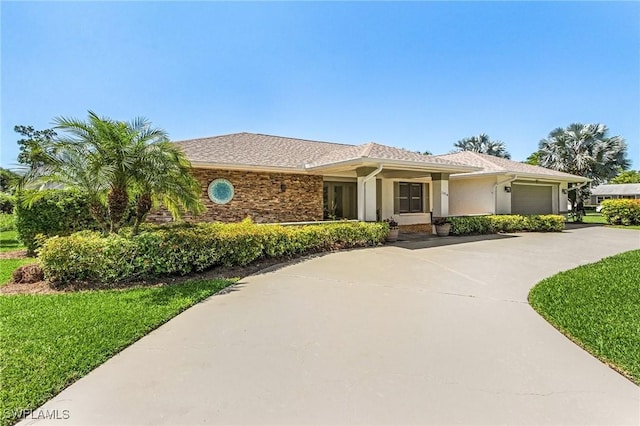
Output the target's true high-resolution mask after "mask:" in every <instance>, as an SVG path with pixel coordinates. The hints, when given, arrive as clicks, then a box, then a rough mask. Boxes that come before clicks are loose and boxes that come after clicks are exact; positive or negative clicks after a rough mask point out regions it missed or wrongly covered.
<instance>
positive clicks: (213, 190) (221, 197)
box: [207, 179, 233, 204]
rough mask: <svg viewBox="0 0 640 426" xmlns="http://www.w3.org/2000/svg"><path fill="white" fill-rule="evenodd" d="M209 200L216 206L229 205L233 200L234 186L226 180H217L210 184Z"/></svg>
mask: <svg viewBox="0 0 640 426" xmlns="http://www.w3.org/2000/svg"><path fill="white" fill-rule="evenodd" d="M207 192H208V193H209V198H210V199H211V201H213V202H214V203H216V204H227V203H228V202H229V201H231V200H232V199H233V185H232V184H231V182H229V181H228V180H226V179H216V180H214V181H213V182H211V183H210V184H209V190H208V191H207Z"/></svg>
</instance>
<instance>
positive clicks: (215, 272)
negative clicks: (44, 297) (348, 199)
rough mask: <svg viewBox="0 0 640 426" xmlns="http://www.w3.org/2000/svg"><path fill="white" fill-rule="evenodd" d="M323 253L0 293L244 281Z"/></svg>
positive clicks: (12, 286) (15, 287)
mask: <svg viewBox="0 0 640 426" xmlns="http://www.w3.org/2000/svg"><path fill="white" fill-rule="evenodd" d="M322 255H323V253H316V254H310V255H307V256H302V257H297V258H268V259H259V260H256V261H254V262H252V263H250V264H248V265H246V266H231V267H225V266H220V267H217V268H214V269H211V270H209V271H205V272H199V273H194V274H189V275H185V276H175V277H162V278H157V279H152V280H142V281H127V282H120V283H114V284H104V283H90V282H87V283H73V284H70V285H67V286H65V287H64V288H54V287H51V286H50V284H49V282H47V281H38V282H35V283H27V284H20V283H14V282H9V283H8V284H6V285H4V286H2V287H0V294H60V293H70V292H74V291H83V290H111V289H128V288H132V287H153V286H163V285H176V284H181V283H184V282H185V281H193V280H209V279H229V278H244V277H246V276H249V275H254V274H257V273H259V272H263V273H266V272H270V271H273V270H276V269H279V268H282V267H285V266H288V265H292V264H294V263H298V262H302V261H304V260H306V259H309V258H312V257H316V256H322Z"/></svg>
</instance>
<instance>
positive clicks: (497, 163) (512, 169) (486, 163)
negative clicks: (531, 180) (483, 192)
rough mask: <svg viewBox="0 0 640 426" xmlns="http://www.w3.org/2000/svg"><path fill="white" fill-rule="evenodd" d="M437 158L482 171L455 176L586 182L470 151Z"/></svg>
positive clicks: (579, 177)
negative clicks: (512, 176)
mask: <svg viewBox="0 0 640 426" xmlns="http://www.w3.org/2000/svg"><path fill="white" fill-rule="evenodd" d="M437 157H439V158H442V159H446V160H450V161H456V162H459V163H462V164H467V165H469V166H476V167H481V168H482V170H480V171H476V172H471V173H464V174H458V175H456V176H474V175H485V174H499V173H510V174H524V175H531V176H540V177H541V178H545V177H548V178H560V179H562V180H567V179H575V181H577V182H581V181H586V180H588V179H586V178H583V177H582V176H576V175H572V174H569V173H564V172H558V171H556V170H551V169H547V168H544V167H540V166H532V165H531V164H526V163H520V162H518V161H513V160H507V159H506V158H500V157H496V156H493V155H487V154H480V153H478V152H472V151H461V152H455V153H452V154H443V155H438V156H437Z"/></svg>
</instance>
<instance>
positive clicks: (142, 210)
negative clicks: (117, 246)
mask: <svg viewBox="0 0 640 426" xmlns="http://www.w3.org/2000/svg"><path fill="white" fill-rule="evenodd" d="M152 206H153V202H152V201H151V194H150V193H148V192H145V193H144V194H142V195H139V196H138V197H136V221H135V223H134V224H133V235H136V234H138V231H139V229H140V225H141V224H142V222H144V219H145V218H146V217H147V213H149V211H150V210H151V207H152Z"/></svg>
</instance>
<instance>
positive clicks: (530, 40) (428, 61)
mask: <svg viewBox="0 0 640 426" xmlns="http://www.w3.org/2000/svg"><path fill="white" fill-rule="evenodd" d="M0 8H1V9H0V12H1V15H2V16H1V31H2V34H1V36H2V40H1V43H2V44H1V48H2V49H1V59H2V76H1V90H2V94H1V101H2V107H1V113H2V115H1V138H2V151H1V165H2V166H5V167H6V166H11V165H13V164H15V158H16V155H17V144H16V141H17V139H18V138H19V136H18V135H17V134H16V133H15V132H14V131H13V126H14V125H16V124H23V125H32V126H34V127H36V128H48V127H51V121H52V119H53V118H54V117H56V116H73V117H78V118H85V117H86V112H87V110H89V109H91V110H93V111H96V112H97V113H98V114H100V115H104V116H107V117H111V118H114V119H121V120H129V119H131V118H134V117H136V116H145V117H147V118H148V119H150V120H151V121H152V122H153V124H154V125H155V126H157V127H161V128H164V129H165V130H167V131H168V132H169V134H170V136H171V138H172V139H174V140H181V139H188V138H195V137H204V136H212V135H218V134H225V133H233V132H240V131H248V132H256V133H267V134H275V135H282V136H291V137H300V138H306V139H317V140H325V141H332V142H344V143H365V142H370V141H375V142H379V143H384V144H389V145H394V146H398V147H403V148H407V149H411V150H420V151H424V150H430V151H432V152H434V153H446V152H448V151H450V150H451V149H452V146H453V143H455V142H456V141H457V140H459V139H461V138H464V137H467V136H471V135H475V134H478V133H482V132H484V133H488V134H489V135H490V136H491V138H492V139H499V140H502V141H504V142H505V143H506V145H507V148H508V150H509V151H510V152H511V154H512V156H513V159H515V160H523V159H525V158H526V157H527V156H528V155H529V154H530V153H531V152H533V151H535V150H536V149H537V145H538V141H539V140H540V139H542V138H544V137H545V136H546V135H547V134H548V133H549V132H550V131H551V130H553V129H554V128H556V127H562V126H566V125H568V124H570V123H572V122H585V123H586V122H601V123H605V124H607V125H608V126H609V128H610V130H611V134H612V135H621V136H623V137H624V138H625V139H626V140H627V143H628V145H629V158H630V159H631V160H632V161H633V167H634V168H639V167H640V3H634V2H625V3H612V2H604V3H592V2H588V3H580V2H543V3H529V2H512V3H505V2H491V3H479V2H472V3H468V2H458V3H457V2H406V3H398V2H331V3H314V2H282V3H280V2H266V3H219V2H158V3H156V2H105V3H97V2H59V3H58V2H51V3H45V2H6V1H3V2H2V3H1V5H0Z"/></svg>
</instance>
